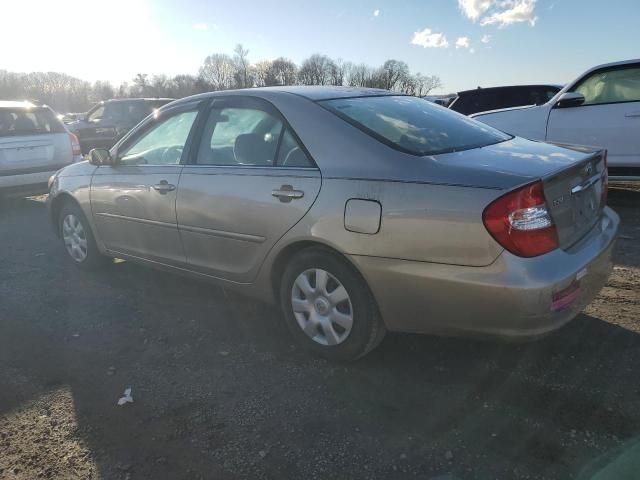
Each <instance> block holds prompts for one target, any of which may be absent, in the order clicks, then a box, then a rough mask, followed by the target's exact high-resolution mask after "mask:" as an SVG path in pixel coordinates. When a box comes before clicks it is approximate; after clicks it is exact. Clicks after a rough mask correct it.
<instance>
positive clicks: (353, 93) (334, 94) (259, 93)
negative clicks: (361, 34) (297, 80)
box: [172, 85, 404, 105]
mask: <svg viewBox="0 0 640 480" xmlns="http://www.w3.org/2000/svg"><path fill="white" fill-rule="evenodd" d="M274 94H275V95H280V94H287V95H296V96H298V97H303V98H306V99H308V100H312V101H320V100H331V99H337V98H354V97H379V96H386V95H404V94H402V93H398V92H391V91H389V90H383V89H380V88H362V87H334V86H303V85H295V86H283V87H258V88H243V89H237V90H216V91H214V92H206V93H201V94H198V95H192V96H190V97H185V98H181V99H180V100H176V101H175V102H173V103H172V105H178V104H182V103H184V102H189V101H193V100H201V99H203V98H213V97H217V96H224V95H234V96H235V95H246V96H251V97H272V96H273V95H274Z"/></svg>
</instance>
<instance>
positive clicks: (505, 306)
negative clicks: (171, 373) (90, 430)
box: [49, 87, 619, 360]
mask: <svg viewBox="0 0 640 480" xmlns="http://www.w3.org/2000/svg"><path fill="white" fill-rule="evenodd" d="M90 156H91V160H90V162H82V163H79V164H76V165H73V166H70V167H67V168H65V169H63V170H62V171H60V172H59V173H58V174H57V175H56V176H55V178H54V179H53V182H52V185H51V191H50V196H49V206H50V213H51V220H52V222H53V225H54V229H55V231H56V233H57V234H58V235H59V237H60V238H61V240H62V242H63V244H64V246H65V250H66V252H67V254H68V256H69V258H70V259H72V261H73V262H74V263H75V264H76V265H78V266H80V267H82V268H91V267H96V266H98V265H102V264H104V263H105V259H107V258H108V257H119V258H123V259H126V260H130V261H134V262H139V263H143V264H146V265H150V266H154V267H158V268H162V269H165V270H168V271H173V272H177V273H186V274H189V275H192V276H195V277H197V278H201V279H207V280H211V281H214V282H217V283H218V284H221V285H223V286H225V287H228V288H234V289H236V290H238V291H240V292H245V293H247V294H250V295H253V296H255V297H257V298H260V299H262V300H265V301H268V302H272V303H276V304H278V305H279V306H280V307H281V308H282V311H283V313H284V317H285V320H286V322H287V324H288V326H289V328H290V329H291V331H292V333H293V335H294V336H295V337H296V338H297V340H298V341H299V342H300V343H301V344H302V345H305V346H307V347H308V348H310V349H311V350H313V351H315V352H316V353H318V354H320V355H323V356H325V357H327V358H331V359H338V360H346V359H354V358H358V357H359V356H362V355H364V354H365V353H367V352H368V351H369V350H371V349H372V348H373V347H375V346H376V345H377V344H378V343H379V342H380V341H381V339H382V337H383V336H384V333H385V331H387V330H392V331H408V332H421V333H443V334H454V335H468V334H480V335H491V336H498V337H508V338H532V337H538V336H540V335H544V334H546V333H548V332H551V331H553V330H555V329H557V328H559V327H561V326H562V325H564V324H566V323H567V322H568V321H570V320H571V319H572V318H574V317H575V316H576V315H577V314H578V313H579V312H580V311H581V310H582V308H584V306H585V305H586V304H587V303H589V302H590V301H591V300H592V299H593V298H594V296H595V295H596V294H597V293H598V291H599V290H600V288H601V287H602V286H603V285H604V284H605V282H606V280H607V277H608V273H609V269H610V266H611V251H612V248H613V243H614V240H615V238H616V234H617V231H618V225H619V218H618V216H617V215H616V214H615V213H614V212H613V211H612V210H611V209H610V208H608V207H606V192H607V168H606V152H605V151H602V150H599V149H588V148H582V147H563V146H554V145H549V144H545V143H540V142H533V141H529V140H524V139H521V138H515V137H512V136H510V135H507V134H505V133H502V132H500V131H498V130H495V129H493V128H491V127H489V126H486V125H483V124H481V123H478V122H476V121H474V120H472V119H469V118H467V117H464V116H462V115H459V114H457V113H455V112H452V111H450V110H447V109H445V108H442V107H440V106H437V105H434V104H432V103H430V102H427V101H426V100H423V99H419V98H415V97H409V96H402V95H396V94H392V93H390V92H388V91H384V90H372V89H354V88H340V87H274V88H265V89H249V90H238V91H227V92H216V93H210V94H203V95H197V96H194V97H189V98H185V99H182V100H179V101H176V102H173V103H171V104H169V105H167V106H165V107H163V108H162V109H161V110H160V111H159V112H158V113H157V114H156V115H155V116H152V117H149V118H147V119H146V120H145V121H144V122H142V123H141V124H140V125H138V126H137V127H136V128H135V129H134V130H132V131H131V132H130V133H129V134H128V135H127V136H126V137H124V138H123V139H122V140H121V141H120V142H119V143H118V144H116V145H115V146H114V147H113V148H112V149H111V150H110V151H107V150H93V151H92V152H91V155H90Z"/></svg>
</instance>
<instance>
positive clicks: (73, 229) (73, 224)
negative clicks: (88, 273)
mask: <svg viewBox="0 0 640 480" xmlns="http://www.w3.org/2000/svg"><path fill="white" fill-rule="evenodd" d="M58 227H59V231H60V238H61V239H62V241H63V243H64V247H65V250H66V251H67V254H68V255H69V257H70V258H71V259H72V260H73V263H74V264H75V265H77V266H78V267H80V268H83V269H93V268H97V267H100V266H103V265H104V264H105V263H107V261H108V258H107V257H105V256H104V255H102V254H101V253H100V251H99V250H98V247H97V246H96V242H95V238H94V237H93V232H92V231H91V226H90V225H89V222H88V221H87V219H86V217H85V216H84V213H83V212H82V210H81V209H80V207H78V206H77V205H75V204H73V203H71V202H68V203H66V204H65V205H64V206H63V207H62V209H61V211H60V216H59V218H58Z"/></svg>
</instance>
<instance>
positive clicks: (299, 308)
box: [291, 268, 353, 345]
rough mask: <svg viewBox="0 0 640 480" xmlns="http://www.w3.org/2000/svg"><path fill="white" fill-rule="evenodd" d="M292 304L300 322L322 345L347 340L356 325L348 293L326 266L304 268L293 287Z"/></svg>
mask: <svg viewBox="0 0 640 480" xmlns="http://www.w3.org/2000/svg"><path fill="white" fill-rule="evenodd" d="M291 306H292V307H293V314H294V315H295V317H296V320H297V321H298V325H299V326H300V328H301V329H302V331H303V332H304V333H306V334H307V336H308V337H309V338H311V339H312V340H313V341H314V342H316V343H319V344H320V345H338V344H339V343H342V342H344V341H345V340H346V339H347V337H348V336H349V333H351V328H352V327H353V307H352V306H351V299H350V298H349V293H348V292H347V290H346V289H345V288H344V287H343V286H342V284H341V283H340V282H339V281H338V279H337V278H336V277H334V276H333V275H331V274H330V273H329V272H327V271H326V270H322V269H320V268H312V269H310V270H305V271H304V272H302V273H301V274H300V275H298V278H296V281H295V282H294V283H293V288H292V289H291Z"/></svg>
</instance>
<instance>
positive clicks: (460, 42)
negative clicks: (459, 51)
mask: <svg viewBox="0 0 640 480" xmlns="http://www.w3.org/2000/svg"><path fill="white" fill-rule="evenodd" d="M470 46H471V44H470V43H469V37H458V39H457V40H456V48H469V47H470Z"/></svg>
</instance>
